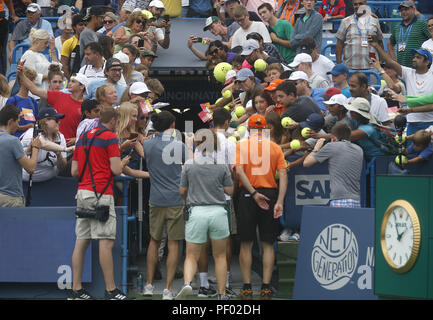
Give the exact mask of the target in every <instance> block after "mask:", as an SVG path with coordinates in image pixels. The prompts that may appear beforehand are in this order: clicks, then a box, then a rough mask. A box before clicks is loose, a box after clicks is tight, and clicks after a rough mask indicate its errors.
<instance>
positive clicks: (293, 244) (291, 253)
mask: <svg viewBox="0 0 433 320" xmlns="http://www.w3.org/2000/svg"><path fill="white" fill-rule="evenodd" d="M298 246H299V241H287V242H283V241H279V242H278V244H277V260H278V259H282V260H286V259H297V258H298Z"/></svg>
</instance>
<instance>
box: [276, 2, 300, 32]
mask: <svg viewBox="0 0 433 320" xmlns="http://www.w3.org/2000/svg"><path fill="white" fill-rule="evenodd" d="M284 1H285V0H278V2H277V8H280V6H281V5H282V4H283V3H284ZM289 1H290V0H287V4H286V6H285V8H284V9H283V11H282V12H281V16H280V17H279V18H280V19H283V20H288V21H289V22H290V23H291V24H292V26H295V13H296V11H298V9H299V6H300V5H301V0H295V2H294V3H293V4H291V3H289Z"/></svg>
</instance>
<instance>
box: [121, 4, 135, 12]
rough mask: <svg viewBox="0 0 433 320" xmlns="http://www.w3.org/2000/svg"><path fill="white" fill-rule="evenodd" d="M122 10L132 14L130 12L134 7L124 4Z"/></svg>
mask: <svg viewBox="0 0 433 320" xmlns="http://www.w3.org/2000/svg"><path fill="white" fill-rule="evenodd" d="M122 10H124V11H127V12H132V11H134V7H133V6H132V5H130V4H129V3H127V2H125V3H124V4H123V6H122Z"/></svg>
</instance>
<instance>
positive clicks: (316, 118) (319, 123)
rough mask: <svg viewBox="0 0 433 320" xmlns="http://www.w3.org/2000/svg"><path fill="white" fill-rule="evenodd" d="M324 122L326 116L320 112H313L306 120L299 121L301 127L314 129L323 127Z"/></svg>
mask: <svg viewBox="0 0 433 320" xmlns="http://www.w3.org/2000/svg"><path fill="white" fill-rule="evenodd" d="M324 124H325V118H323V116H322V115H321V114H319V113H312V114H310V115H309V116H308V117H307V119H305V121H302V122H301V123H299V125H300V126H301V128H310V129H312V130H317V129H322V128H323V125H324Z"/></svg>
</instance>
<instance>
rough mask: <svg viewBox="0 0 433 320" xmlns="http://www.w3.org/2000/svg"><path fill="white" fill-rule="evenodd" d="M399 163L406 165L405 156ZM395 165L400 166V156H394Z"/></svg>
mask: <svg viewBox="0 0 433 320" xmlns="http://www.w3.org/2000/svg"><path fill="white" fill-rule="evenodd" d="M401 162H402V164H403V165H405V164H406V163H407V158H406V156H401ZM395 163H396V164H398V165H400V156H396V157H395Z"/></svg>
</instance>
